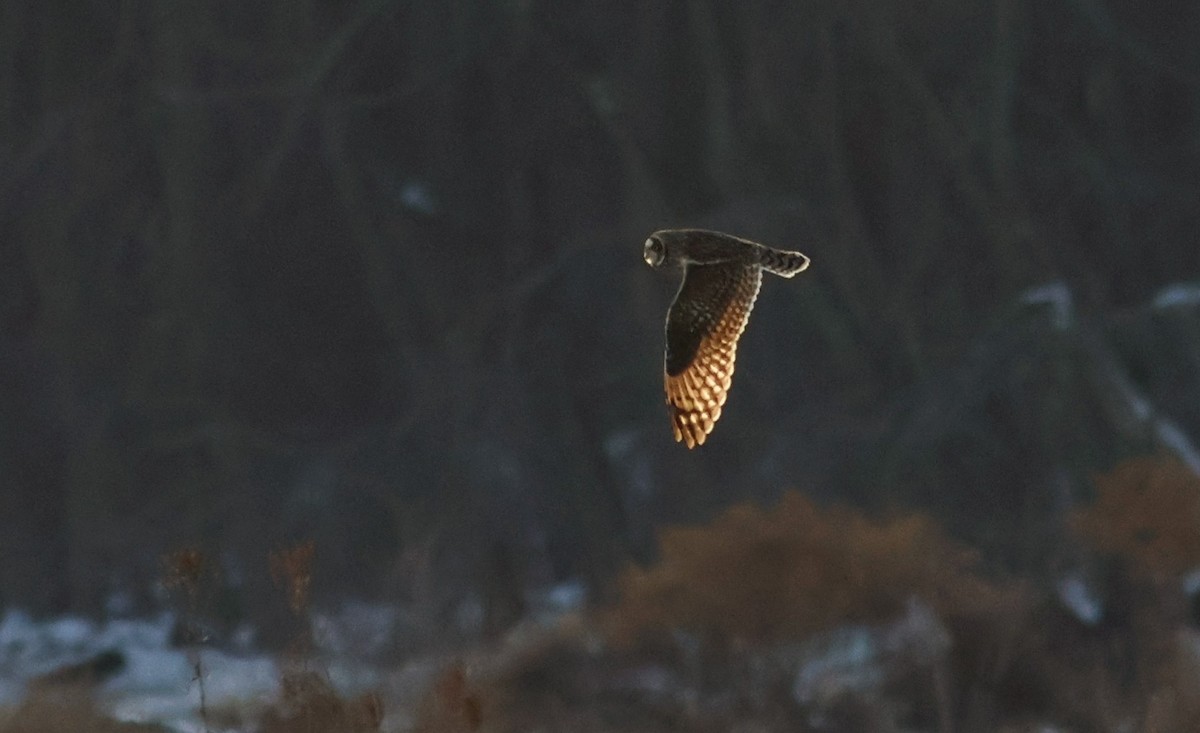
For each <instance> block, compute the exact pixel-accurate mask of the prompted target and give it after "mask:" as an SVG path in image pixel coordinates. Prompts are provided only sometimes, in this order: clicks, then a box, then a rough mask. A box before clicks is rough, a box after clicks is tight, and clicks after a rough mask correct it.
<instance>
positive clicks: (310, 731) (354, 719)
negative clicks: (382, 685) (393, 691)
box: [259, 671, 383, 733]
mask: <svg viewBox="0 0 1200 733" xmlns="http://www.w3.org/2000/svg"><path fill="white" fill-rule="evenodd" d="M382 721H383V705H382V703H381V702H380V700H379V697H378V696H377V695H374V694H366V695H362V696H360V697H357V698H354V699H352V700H346V699H344V698H342V697H341V696H340V695H338V693H337V691H336V690H334V689H333V688H332V687H331V686H330V685H329V683H328V682H326V681H325V679H324V678H322V677H321V676H320V675H318V674H315V673H313V672H300V671H297V672H289V673H288V674H285V675H284V677H283V697H282V699H281V700H280V702H279V705H278V706H276V707H275V708H272V709H271V710H268V711H267V712H266V713H265V714H264V715H263V717H262V720H261V721H260V723H259V731H260V732H261V733H371V732H372V731H377V730H379V725H380V723H381V722H382Z"/></svg>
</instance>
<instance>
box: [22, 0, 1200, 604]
mask: <svg viewBox="0 0 1200 733" xmlns="http://www.w3.org/2000/svg"><path fill="white" fill-rule="evenodd" d="M1197 37H1200V5H1197V4H1195V3H1190V2H1159V3H1150V4H1146V3H1138V2H1131V1H1128V0H1107V1H1103V0H1064V1H1063V2H1050V3H1045V2H1035V1H1033V0H987V1H984V0H979V1H974V0H972V1H967V2H963V1H960V0H954V1H953V2H951V1H934V2H924V3H911V2H899V1H897V2H891V1H885V2H871V3H867V2H778V1H777V2H771V1H766V0H739V1H737V2H732V1H731V2H722V1H718V0H713V1H705V0H695V1H694V2H661V3H641V2H615V1H614V2H588V1H586V0H581V1H579V2H549V1H539V0H510V1H507V2H501V1H497V2H469V1H464V2H416V1H413V2H409V1H405V0H362V1H360V2H332V1H329V0H291V1H290V2H286V3H245V2H241V1H240V0H239V1H236V2H235V1H226V0H217V1H216V2H211V1H209V2H191V1H184V2H175V3H166V4H164V3H151V2H147V1H146V0H117V1H115V2H110V3H84V2H73V1H69V0H60V1H59V2H49V3H28V2H19V1H9V2H0V606H5V607H8V606H16V607H23V608H29V609H32V610H34V611H35V612H40V613H51V612H62V611H66V610H78V611H85V612H92V613H100V612H105V611H108V612H133V611H138V610H147V609H150V608H153V607H154V606H155V605H156V604H157V603H158V602H160V601H161V598H160V597H159V596H158V595H156V594H157V593H158V591H156V588H158V587H159V585H158V579H159V578H160V576H161V574H162V559H161V558H162V557H163V555H164V554H165V553H168V552H171V551H173V550H175V549H177V548H179V547H186V546H198V547H203V548H205V549H206V551H207V552H209V553H210V554H211V556H212V557H214V558H217V559H218V563H219V565H220V571H221V578H222V582H223V584H224V585H225V586H226V591H225V592H226V599H225V606H224V608H225V611H224V612H225V613H227V615H228V617H229V618H230V619H239V618H243V617H254V616H255V615H262V614H263V613H264V612H263V611H261V609H262V608H263V607H265V606H266V605H269V603H270V602H271V601H269V600H268V599H272V598H276V597H277V596H278V593H277V591H276V590H275V589H274V588H273V587H272V584H271V580H270V576H269V573H267V572H266V570H265V568H266V558H267V556H268V554H269V553H270V552H271V551H272V549H274V548H278V547H280V546H284V545H287V544H289V543H294V542H298V541H304V540H312V541H313V543H314V546H315V547H316V569H315V578H316V580H315V592H316V599H317V602H318V603H320V602H322V599H325V601H329V600H332V599H336V598H344V597H358V598H375V599H381V600H412V599H415V598H420V599H424V601H423V602H426V603H428V604H429V607H430V608H432V609H440V608H450V607H453V605H454V604H455V603H456V602H457V600H456V599H458V598H461V597H462V596H463V595H464V594H472V593H474V594H478V595H479V596H480V597H482V598H483V600H484V605H485V608H486V613H487V614H488V619H489V623H495V624H499V625H502V624H503V623H504V621H505V614H506V613H507V614H510V615H512V614H516V613H519V612H520V611H519V605H520V603H521V601H520V599H519V598H516V599H514V598H509V596H511V595H512V593H513V590H512V589H514V588H533V587H539V586H545V585H547V584H550V583H553V582H556V581H560V580H563V579H567V578H574V577H579V578H583V579H585V581H586V582H587V583H588V585H589V587H590V588H591V590H592V592H593V593H594V594H595V597H604V596H605V595H606V594H607V593H609V592H610V590H611V579H612V577H613V574H614V572H615V571H617V570H619V569H620V568H621V567H623V566H625V565H626V564H627V563H628V562H630V561H645V560H647V559H649V558H651V557H653V556H654V552H655V548H656V534H655V532H656V530H657V529H658V528H659V527H660V526H662V525H663V524H665V523H670V522H681V521H702V520H704V519H707V518H709V517H711V516H713V514H714V513H715V512H717V511H719V510H720V509H721V508H723V507H725V506H728V505H730V504H731V503H734V502H739V501H757V502H764V503H769V502H771V501H773V500H775V499H776V498H778V497H779V496H780V494H781V492H783V491H784V490H786V489H792V488H794V489H799V490H800V491H802V492H804V493H805V494H807V495H809V496H811V497H813V498H814V499H815V500H817V501H818V502H828V501H838V502H844V503H848V504H852V505H855V506H858V507H860V508H863V509H865V510H867V511H871V512H883V513H887V512H890V511H896V510H919V511H923V512H928V513H930V514H932V515H933V516H934V517H936V518H937V519H938V520H939V521H941V522H942V523H944V524H945V526H946V527H947V528H948V529H949V530H950V531H951V532H952V533H953V534H954V535H956V536H958V537H960V538H962V539H964V540H965V541H968V542H969V543H970V544H971V545H972V546H975V547H978V548H980V549H981V550H982V556H983V558H984V560H985V564H986V565H987V566H988V567H989V568H991V569H992V571H994V572H998V573H1010V572H1019V573H1022V574H1030V573H1032V574H1035V575H1036V574H1039V573H1041V574H1049V573H1053V572H1055V570H1056V569H1058V568H1061V567H1062V566H1063V565H1064V564H1068V563H1070V562H1071V561H1072V557H1073V555H1072V553H1073V552H1074V550H1073V549H1072V548H1071V547H1070V546H1069V545H1067V544H1064V543H1063V541H1062V538H1061V531H1062V526H1063V523H1064V517H1065V516H1066V513H1067V512H1069V511H1070V510H1071V508H1072V507H1073V506H1074V504H1075V502H1077V501H1079V500H1081V499H1082V498H1084V497H1087V496H1089V495H1090V493H1091V492H1092V490H1093V489H1092V485H1091V477H1092V476H1093V475H1094V474H1095V473H1096V472H1099V471H1106V470H1108V469H1110V468H1111V467H1112V466H1113V465H1114V464H1115V463H1116V462H1118V461H1119V460H1121V459H1123V458H1125V457H1128V456H1132V455H1138V454H1143V453H1154V452H1156V451H1166V452H1172V453H1175V454H1177V455H1178V456H1180V457H1181V458H1182V459H1183V460H1184V461H1185V462H1191V465H1192V466H1193V468H1200V464H1198V463H1196V460H1197V459H1196V454H1195V453H1194V452H1193V450H1192V444H1191V436H1195V435H1197V433H1198V432H1200V297H1197V293H1198V292H1200V290H1198V289H1200V282H1198V279H1200V247H1198V243H1197V235H1196V232H1197V230H1198V227H1200V46H1198V45H1197V44H1196V43H1195V39H1196V38H1197ZM668 226H706V227H712V228H718V229H722V230H726V231H731V232H735V233H737V234H740V235H742V236H745V237H750V238H753V239H756V240H759V241H762V242H764V243H767V244H771V245H774V246H778V247H782V248H785V249H798V250H801V251H803V252H805V253H806V254H808V255H809V256H811V257H812V260H813V264H812V267H811V268H810V270H809V271H808V272H806V273H805V274H804V275H802V276H800V277H798V278H796V279H795V280H792V281H783V280H779V279H776V278H771V279H769V280H768V281H767V282H766V283H765V286H764V288H763V292H762V295H761V297H760V300H759V304H758V306H757V309H756V312H755V316H754V318H753V319H752V323H751V325H750V327H749V329H748V331H747V333H746V335H745V336H744V338H743V341H742V346H741V349H740V352H739V355H740V363H739V367H738V373H737V378H736V380H735V383H734V388H733V391H732V394H731V398H730V401H729V403H728V405H727V406H726V409H725V412H724V415H723V417H722V418H721V421H720V423H719V424H718V426H717V429H716V431H715V432H714V434H713V436H712V439H711V440H710V441H709V443H708V444H706V445H705V446H704V447H703V448H701V449H698V450H696V451H692V452H689V451H687V450H685V449H684V448H683V447H682V446H680V445H677V444H675V443H674V442H673V441H672V439H671V431H670V426H669V423H668V421H667V416H666V409H665V406H664V404H663V398H662V393H661V391H662V377H661V361H662V349H663V336H662V320H663V316H664V314H665V309H666V307H667V305H668V303H669V301H670V299H671V297H672V295H673V293H674V290H675V288H676V281H675V279H674V278H671V277H665V276H663V274H662V273H658V272H654V271H651V270H650V269H649V268H647V267H646V266H645V265H644V263H643V262H642V259H641V248H642V242H643V240H644V238H645V235H646V234H647V233H648V232H649V231H651V230H653V229H657V228H662V227H668ZM276 603H277V601H276ZM506 609H507V610H506Z"/></svg>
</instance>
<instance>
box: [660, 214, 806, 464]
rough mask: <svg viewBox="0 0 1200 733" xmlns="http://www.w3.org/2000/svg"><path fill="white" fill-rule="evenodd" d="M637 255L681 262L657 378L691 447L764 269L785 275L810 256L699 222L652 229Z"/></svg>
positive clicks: (730, 363)
mask: <svg viewBox="0 0 1200 733" xmlns="http://www.w3.org/2000/svg"><path fill="white" fill-rule="evenodd" d="M643 258H644V259H645V260H646V262H647V264H649V265H650V266H651V267H661V266H663V265H676V266H680V267H682V268H683V282H682V283H681V284H680V286H679V292H678V293H677V294H676V296H675V301H674V302H673V303H672V304H671V307H670V309H669V310H668V312H667V324H666V340H667V348H666V355H665V358H664V369H663V371H664V377H663V379H664V383H665V388H666V395H667V408H668V412H669V413H670V417H671V424H672V427H673V429H674V432H675V440H676V441H683V442H685V443H686V444H687V446H688V448H694V447H695V446H697V445H702V444H703V443H704V440H705V438H707V436H708V434H709V433H710V432H712V429H713V425H714V424H715V423H716V421H717V419H718V418H720V417H721V409H722V407H723V406H724V404H725V400H726V398H727V396H728V392H729V388H730V385H731V384H732V380H733V368H734V364H735V362H736V358H737V344H738V339H739V338H740V337H741V335H742V331H743V330H745V328H746V322H747V321H748V320H749V318H750V311H751V310H752V309H753V308H754V302H755V300H756V299H757V298H758V291H759V287H760V286H761V284H762V272H763V270H766V271H768V272H771V273H774V274H777V275H780V276H782V277H789V278H790V277H792V276H794V275H795V274H796V273H798V272H801V271H802V270H804V269H805V268H807V267H808V263H809V259H808V257H806V256H804V255H802V254H800V253H799V252H785V251H782V250H777V249H772V248H770V247H765V246H763V245H761V244H758V243H757V242H751V241H750V240H747V239H742V238H740V237H734V236H732V235H729V234H722V233H721V232H713V231H708V230H705V229H667V230H660V231H657V232H654V233H653V234H651V235H650V237H649V238H648V239H647V240H646V244H645V248H644V250H643Z"/></svg>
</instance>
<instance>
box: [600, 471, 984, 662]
mask: <svg viewBox="0 0 1200 733" xmlns="http://www.w3.org/2000/svg"><path fill="white" fill-rule="evenodd" d="M660 543H661V556H660V559H659V561H658V563H657V564H656V565H654V566H653V567H650V568H647V569H641V568H630V569H629V570H627V571H626V572H625V573H624V574H623V575H622V576H621V578H620V579H619V587H620V595H621V599H620V602H619V603H618V605H617V606H616V607H615V608H614V609H612V610H611V612H610V613H609V614H608V616H607V621H608V626H609V629H610V630H611V632H612V633H613V635H614V637H615V638H617V639H619V640H629V639H630V638H631V637H634V636H637V635H639V634H641V633H642V632H645V631H653V630H661V629H666V628H683V629H688V630H691V631H695V632H701V633H716V634H720V635H724V636H728V637H732V638H745V639H749V640H768V639H787V638H791V639H795V638H803V637H805V636H807V635H809V634H811V633H813V632H815V631H818V630H821V629H825V628H828V627H831V626H834V625H836V624H839V623H845V622H870V621H877V620H882V619H885V618H888V617H892V616H894V615H895V614H897V613H899V612H900V611H901V609H902V607H903V604H904V602H905V601H906V600H907V599H908V598H910V597H912V596H917V597H920V598H921V599H923V600H924V601H925V602H926V603H928V604H930V605H931V606H932V607H933V608H934V610H936V611H937V612H939V614H941V615H943V616H946V617H953V616H956V615H962V614H970V613H973V612H975V611H979V610H984V609H986V608H987V607H988V606H989V605H990V604H994V603H996V601H997V598H998V594H999V592H1000V591H998V590H997V589H995V588H994V587H993V586H991V585H990V584H989V583H987V582H985V581H983V580H982V579H980V578H979V577H977V576H976V575H975V574H973V573H972V571H971V566H972V565H973V564H974V561H975V556H974V553H973V552H971V551H970V550H968V549H966V548H964V547H962V546H960V545H958V544H956V543H954V542H952V541H951V540H950V539H949V538H947V537H946V536H945V535H944V534H943V533H942V531H941V530H940V529H939V528H938V527H937V525H936V524H935V523H934V522H933V521H932V520H931V519H929V518H928V517H925V516H922V515H916V514H914V515H908V516H899V517H895V518H892V519H890V520H887V521H872V520H870V519H868V518H866V517H864V516H862V515H861V514H859V513H857V512H855V511H853V510H850V509H847V508H842V507H832V508H827V509H822V508H820V507H818V506H816V505H815V504H814V503H813V502H812V501H810V500H809V499H807V498H805V497H804V496H802V495H801V494H799V493H795V492H789V493H788V494H786V495H785V496H784V497H783V499H782V500H781V501H780V502H779V505H778V506H777V507H775V508H774V509H771V510H764V509H761V508H759V507H756V506H752V505H746V504H743V505H738V506H734V507H732V508H730V509H728V510H727V511H726V512H725V513H723V514H722V515H720V516H719V517H717V518H716V519H715V520H714V521H713V522H712V523H711V524H708V525H704V526H698V527H673V528H668V529H666V530H664V531H663V532H662V533H661V536H660Z"/></svg>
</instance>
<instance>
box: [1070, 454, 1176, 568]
mask: <svg viewBox="0 0 1200 733" xmlns="http://www.w3.org/2000/svg"><path fill="white" fill-rule="evenodd" d="M1095 482H1096V487H1097V496H1096V503H1095V504H1093V505H1092V506H1089V507H1087V508H1085V509H1081V510H1078V511H1076V512H1075V513H1074V514H1073V515H1072V517H1071V526H1072V528H1073V529H1074V530H1075V532H1076V533H1077V534H1078V535H1079V537H1080V538H1081V539H1083V540H1084V541H1085V542H1087V543H1088V544H1089V545H1091V546H1092V547H1093V548H1094V549H1096V550H1098V551H1099V552H1103V553H1108V554H1112V555H1116V556H1118V557H1120V558H1123V559H1126V560H1129V561H1131V562H1132V564H1133V566H1134V567H1135V568H1136V569H1137V570H1139V571H1141V572H1144V573H1146V574H1147V575H1149V576H1150V577H1151V578H1152V579H1154V580H1168V579H1171V578H1178V577H1179V576H1180V575H1182V574H1183V573H1185V572H1187V571H1189V570H1191V569H1192V568H1195V567H1196V566H1197V565H1200V477H1198V476H1196V474H1195V473H1193V472H1192V471H1191V469H1189V468H1188V467H1187V466H1185V465H1184V464H1183V463H1182V462H1180V461H1179V460H1177V459H1175V458H1172V457H1166V456H1154V457H1151V456H1145V457H1139V458H1133V459H1130V460H1127V461H1125V462H1124V463H1121V464H1120V465H1118V466H1117V467H1116V468H1115V469H1113V470H1112V472H1111V473H1108V474H1106V475H1102V476H1097V477H1096V478H1095Z"/></svg>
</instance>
